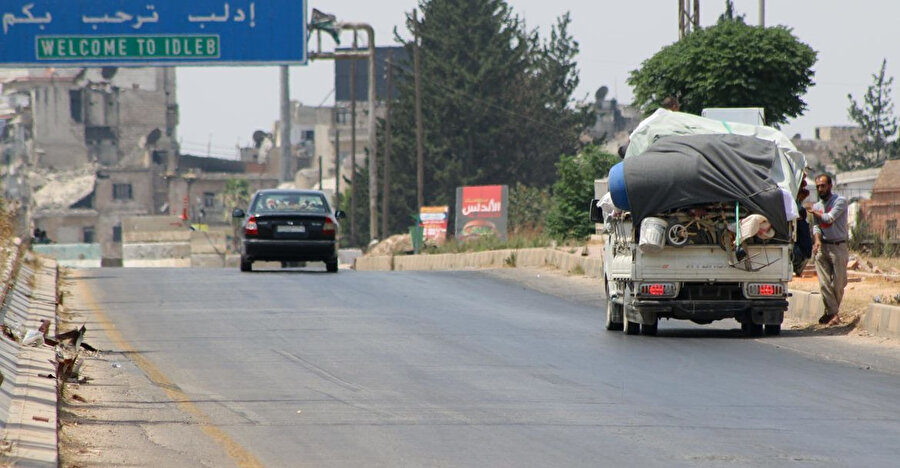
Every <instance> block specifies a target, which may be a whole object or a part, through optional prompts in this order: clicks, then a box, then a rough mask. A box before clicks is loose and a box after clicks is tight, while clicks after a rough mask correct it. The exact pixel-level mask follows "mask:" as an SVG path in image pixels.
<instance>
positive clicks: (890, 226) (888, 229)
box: [884, 219, 897, 239]
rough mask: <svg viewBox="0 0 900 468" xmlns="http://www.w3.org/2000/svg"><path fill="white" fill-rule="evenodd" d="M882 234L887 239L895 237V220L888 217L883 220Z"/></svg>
mask: <svg viewBox="0 0 900 468" xmlns="http://www.w3.org/2000/svg"><path fill="white" fill-rule="evenodd" d="M884 234H885V235H886V236H887V238H888V239H893V238H895V237H897V220H896V219H889V220H887V221H885V222H884Z"/></svg>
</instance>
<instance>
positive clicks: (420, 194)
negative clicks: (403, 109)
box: [413, 10, 425, 216]
mask: <svg viewBox="0 0 900 468" xmlns="http://www.w3.org/2000/svg"><path fill="white" fill-rule="evenodd" d="M413 41H415V47H413V68H414V69H415V70H414V72H413V73H414V75H415V87H416V190H417V192H416V193H417V197H416V202H417V205H418V209H419V211H418V212H417V213H416V216H419V212H421V211H422V206H423V205H425V155H424V154H425V143H424V135H423V133H424V132H423V130H422V79H421V77H420V76H419V75H421V69H420V62H421V60H420V59H419V15H418V13H417V11H416V10H413Z"/></svg>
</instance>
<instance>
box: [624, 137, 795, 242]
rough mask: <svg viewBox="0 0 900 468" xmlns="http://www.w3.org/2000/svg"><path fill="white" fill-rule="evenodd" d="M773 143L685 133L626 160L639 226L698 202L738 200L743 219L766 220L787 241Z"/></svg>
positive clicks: (629, 184) (633, 209)
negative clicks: (773, 173) (753, 215)
mask: <svg viewBox="0 0 900 468" xmlns="http://www.w3.org/2000/svg"><path fill="white" fill-rule="evenodd" d="M777 156H778V149H777V147H776V146H775V144H774V143H772V142H770V141H765V140H761V139H759V138H755V137H747V136H741V135H728V134H725V135H687V136H669V137H664V138H661V139H659V140H658V141H657V142H656V143H654V144H653V145H651V146H650V147H649V148H648V149H647V151H645V152H643V153H641V154H639V155H637V156H635V157H631V158H626V159H625V166H624V176H625V188H626V190H627V192H628V200H629V202H630V204H631V215H632V217H633V219H634V221H635V224H637V223H639V222H640V221H641V220H643V219H644V218H646V217H648V216H652V215H653V214H655V213H659V212H662V211H667V210H670V209H673V208H680V207H685V206H689V205H695V204H699V203H716V202H733V201H739V202H740V206H741V213H740V215H741V218H743V217H745V216H747V215H748V214H751V213H757V214H761V215H763V216H765V217H766V218H768V220H769V222H770V223H771V224H772V227H773V228H774V229H775V233H776V237H778V238H781V239H788V238H789V237H788V222H787V216H786V215H785V213H784V202H783V198H782V195H781V191H780V190H779V189H778V186H777V185H776V183H775V182H774V181H773V180H772V179H771V178H770V177H769V174H770V172H771V169H772V165H773V164H774V162H775V160H776V157H777Z"/></svg>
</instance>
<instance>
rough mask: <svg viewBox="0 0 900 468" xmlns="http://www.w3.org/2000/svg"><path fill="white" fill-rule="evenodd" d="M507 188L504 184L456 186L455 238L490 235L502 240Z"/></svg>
mask: <svg viewBox="0 0 900 468" xmlns="http://www.w3.org/2000/svg"><path fill="white" fill-rule="evenodd" d="M507 196H508V191H507V187H506V186H505V185H481V186H476V187H459V188H457V189H456V237H457V238H458V239H471V238H475V237H480V236H484V235H493V236H496V237H497V238H499V239H504V240H505V239H506V215H507Z"/></svg>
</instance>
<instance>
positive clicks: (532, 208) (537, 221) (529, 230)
mask: <svg viewBox="0 0 900 468" xmlns="http://www.w3.org/2000/svg"><path fill="white" fill-rule="evenodd" d="M550 206H551V204H550V191H549V190H548V189H540V188H537V187H529V186H527V185H525V184H523V183H521V182H519V183H516V185H515V187H510V189H509V230H510V233H512V234H540V233H541V230H542V227H543V226H544V223H545V221H546V219H547V213H548V212H549V211H550Z"/></svg>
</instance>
